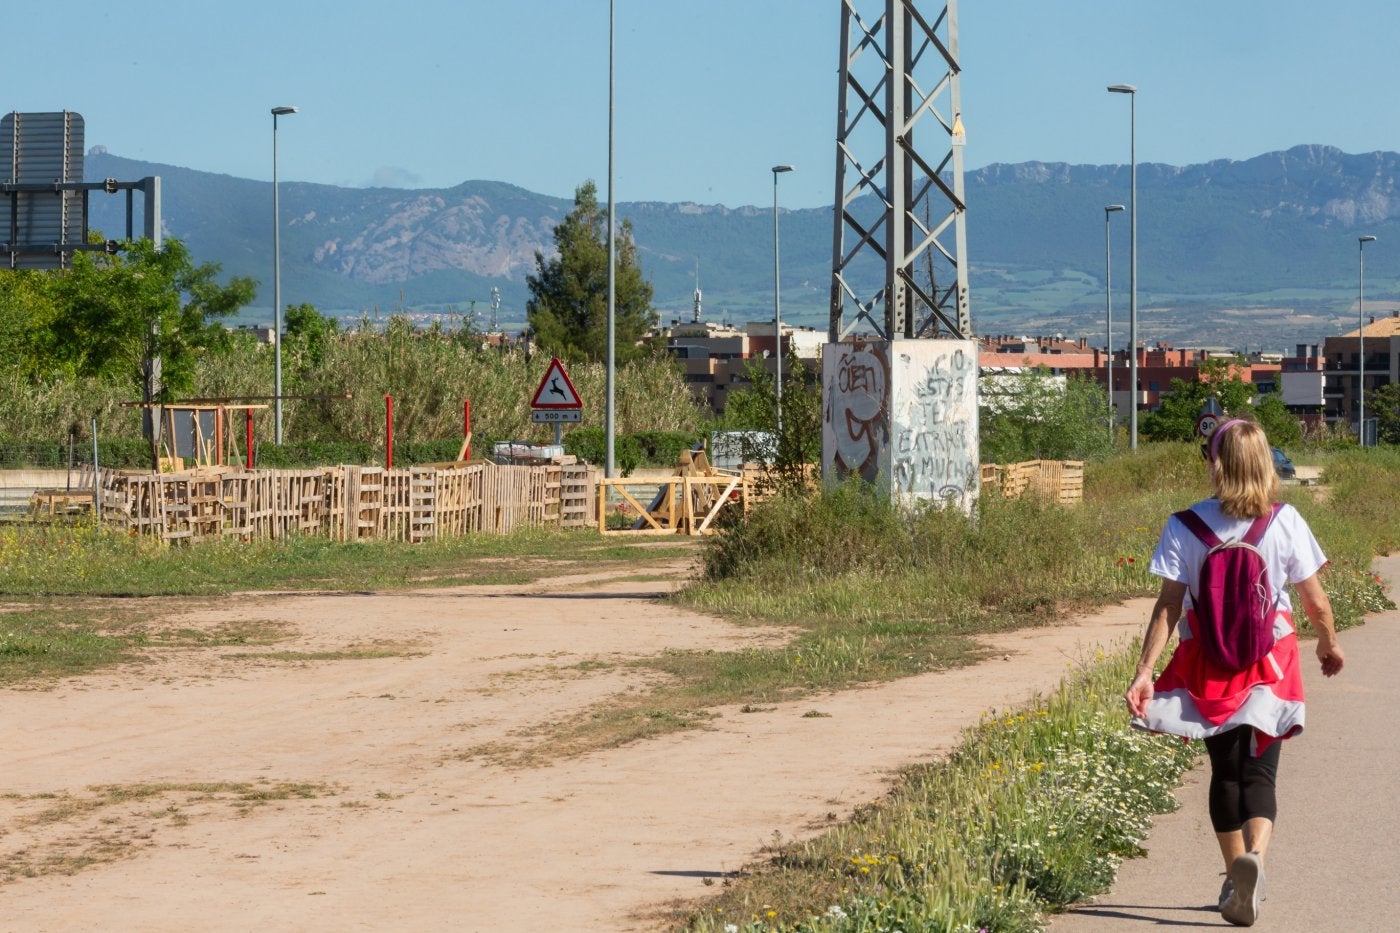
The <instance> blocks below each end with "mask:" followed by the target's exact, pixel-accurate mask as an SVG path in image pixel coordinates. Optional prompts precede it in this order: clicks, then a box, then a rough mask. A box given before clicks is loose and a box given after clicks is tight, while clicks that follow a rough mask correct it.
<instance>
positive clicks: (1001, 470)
mask: <svg viewBox="0 0 1400 933" xmlns="http://www.w3.org/2000/svg"><path fill="white" fill-rule="evenodd" d="M982 488H983V489H984V490H987V491H988V492H997V493H999V494H1000V495H1002V496H1003V497H1005V498H1007V499H1016V498H1019V497H1020V496H1023V495H1025V494H1026V493H1027V492H1029V493H1031V494H1032V495H1037V496H1044V497H1046V498H1048V499H1050V500H1052V501H1054V502H1060V503H1064V504H1071V503H1075V502H1080V501H1082V500H1083V498H1084V462H1083V461H1082V460H1027V461H1025V462H1024V463H984V464H982Z"/></svg>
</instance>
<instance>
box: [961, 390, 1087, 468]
mask: <svg viewBox="0 0 1400 933" xmlns="http://www.w3.org/2000/svg"><path fill="white" fill-rule="evenodd" d="M990 399H991V402H990V404H989V405H988V407H987V410H985V411H984V412H982V414H981V417H980V419H979V422H980V430H979V431H978V435H979V444H980V448H981V450H980V459H981V460H982V461H983V462H984V463H1018V462H1021V461H1024V460H1096V459H1101V458H1103V457H1106V456H1108V454H1110V453H1112V451H1113V440H1112V438H1110V437H1109V435H1108V422H1109V407H1108V393H1107V392H1105V391H1104V389H1103V388H1102V387H1100V386H1099V385H1098V383H1096V382H1094V381H1093V380H1092V379H1088V378H1084V377H1080V376H1077V375H1076V376H1070V377H1069V378H1067V379H1066V380H1065V381H1064V384H1063V385H1061V384H1060V383H1059V382H1058V381H1057V380H1056V379H1055V378H1054V377H1053V376H1052V375H1051V374H1050V372H1049V370H1047V369H1045V368H1043V367H1042V368H1038V369H1035V370H1033V371H1031V372H1028V373H1022V374H1020V375H1017V376H1014V377H1011V378H1010V379H1003V380H1002V381H1001V382H1000V384H999V386H998V391H997V392H996V394H995V395H990Z"/></svg>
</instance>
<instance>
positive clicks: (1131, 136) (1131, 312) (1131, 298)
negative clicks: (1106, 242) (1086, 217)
mask: <svg viewBox="0 0 1400 933" xmlns="http://www.w3.org/2000/svg"><path fill="white" fill-rule="evenodd" d="M1108 91H1109V93H1110V94H1127V95H1128V99H1129V100H1130V101H1131V103H1130V104H1129V106H1128V152H1129V155H1130V158H1131V159H1132V176H1131V178H1132V191H1131V194H1130V195H1129V198H1128V218H1129V219H1128V231H1129V233H1128V387H1129V389H1131V390H1132V395H1133V399H1132V404H1131V405H1129V406H1128V446H1129V447H1130V448H1131V449H1133V450H1137V445H1138V443H1137V442H1138V380H1137V88H1136V87H1135V86H1134V85H1131V84H1110V85H1109V86H1108Z"/></svg>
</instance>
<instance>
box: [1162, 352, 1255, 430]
mask: <svg viewBox="0 0 1400 933" xmlns="http://www.w3.org/2000/svg"><path fill="white" fill-rule="evenodd" d="M1237 363H1238V358H1236V359H1233V360H1226V359H1214V360H1206V361H1205V362H1204V363H1202V364H1201V365H1200V368H1199V369H1198V370H1197V372H1198V373H1199V377H1198V378H1197V379H1194V380H1190V381H1188V380H1185V379H1173V380H1172V381H1171V385H1170V386H1169V387H1168V388H1167V392H1166V394H1165V395H1164V396H1162V404H1161V405H1160V406H1158V408H1157V410H1156V411H1153V412H1149V413H1148V414H1147V416H1146V417H1145V418H1144V419H1143V423H1142V430H1143V433H1144V434H1146V435H1147V436H1148V437H1150V438H1151V439H1152V440H1154V441H1190V440H1194V439H1195V437H1196V419H1197V418H1198V417H1200V414H1201V406H1203V405H1204V404H1205V403H1206V399H1208V398H1212V397H1214V398H1215V400H1216V401H1218V402H1219V403H1220V407H1221V408H1223V409H1224V410H1225V414H1226V415H1227V416H1235V415H1238V414H1240V413H1242V412H1247V411H1249V410H1250V399H1252V398H1254V396H1255V395H1256V394H1257V392H1258V390H1257V389H1255V388H1254V386H1253V385H1251V384H1250V383H1248V382H1245V381H1244V380H1243V379H1242V378H1240V373H1239V370H1238V369H1236V364H1237Z"/></svg>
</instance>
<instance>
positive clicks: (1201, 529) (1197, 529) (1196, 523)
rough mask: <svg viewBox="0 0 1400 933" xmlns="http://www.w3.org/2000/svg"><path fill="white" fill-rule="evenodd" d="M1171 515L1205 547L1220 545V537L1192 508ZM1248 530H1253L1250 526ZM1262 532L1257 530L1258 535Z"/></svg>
mask: <svg viewBox="0 0 1400 933" xmlns="http://www.w3.org/2000/svg"><path fill="white" fill-rule="evenodd" d="M1172 515H1173V516H1174V517H1175V518H1176V520H1177V521H1179V522H1181V523H1182V524H1183V525H1185V526H1186V528H1187V530H1188V531H1190V532H1191V533H1192V534H1193V535H1195V536H1196V537H1197V538H1199V539H1200V540H1201V543H1202V544H1204V545H1205V546H1206V547H1208V548H1216V547H1220V545H1221V541H1220V537H1219V536H1218V535H1217V534H1216V533H1215V532H1214V531H1211V528H1210V526H1209V525H1207V524H1206V520H1205V519H1204V518H1201V516H1199V515H1197V514H1196V512H1195V510H1194V509H1183V510H1182V511H1180V512H1173V513H1172ZM1261 521H1262V519H1261ZM1250 531H1251V532H1253V531H1254V529H1253V528H1252V527H1251V528H1250ZM1263 533H1264V532H1263V531H1262V530H1261V531H1260V532H1259V534H1260V535H1263Z"/></svg>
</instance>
